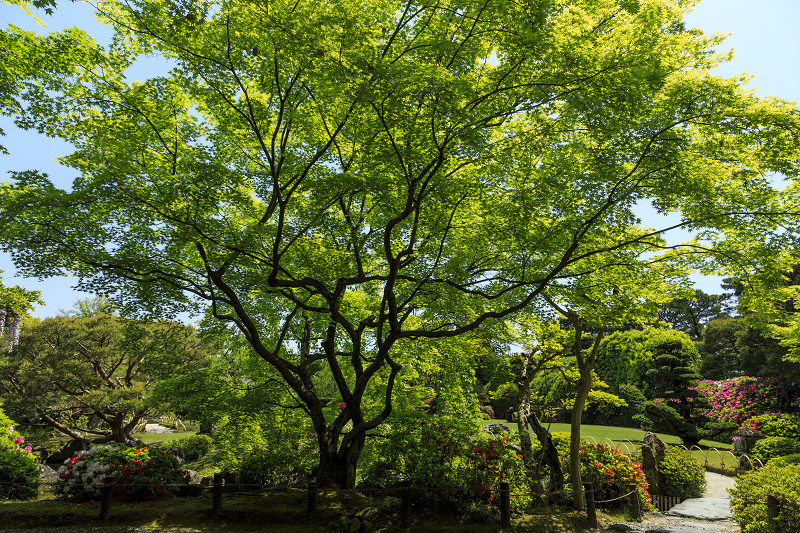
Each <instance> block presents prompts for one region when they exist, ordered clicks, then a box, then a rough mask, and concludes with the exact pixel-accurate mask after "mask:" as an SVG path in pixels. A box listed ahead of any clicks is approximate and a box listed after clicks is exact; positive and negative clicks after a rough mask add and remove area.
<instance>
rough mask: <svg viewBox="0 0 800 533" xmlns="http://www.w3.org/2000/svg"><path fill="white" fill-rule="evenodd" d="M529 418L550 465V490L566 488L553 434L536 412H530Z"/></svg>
mask: <svg viewBox="0 0 800 533" xmlns="http://www.w3.org/2000/svg"><path fill="white" fill-rule="evenodd" d="M528 420H529V421H530V423H531V428H532V429H533V432H534V433H535V434H536V438H537V439H538V440H539V443H541V445H542V454H543V455H544V460H545V462H547V466H549V467H550V485H549V487H548V492H551V493H555V492H561V491H562V490H564V471H563V470H562V469H561V461H560V460H559V458H558V450H556V446H555V444H553V436H552V435H551V434H550V432H549V431H547V429H545V428H544V426H542V424H541V423H540V422H539V418H538V417H537V416H536V415H535V414H534V413H529V415H528Z"/></svg>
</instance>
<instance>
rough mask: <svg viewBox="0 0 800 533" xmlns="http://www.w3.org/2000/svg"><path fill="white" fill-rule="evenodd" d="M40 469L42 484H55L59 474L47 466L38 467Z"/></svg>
mask: <svg viewBox="0 0 800 533" xmlns="http://www.w3.org/2000/svg"><path fill="white" fill-rule="evenodd" d="M37 466H38V467H39V477H40V478H41V480H42V483H55V482H56V480H57V479H58V472H56V471H55V470H53V469H52V468H50V467H49V466H47V465H37Z"/></svg>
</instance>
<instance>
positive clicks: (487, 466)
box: [360, 414, 530, 517]
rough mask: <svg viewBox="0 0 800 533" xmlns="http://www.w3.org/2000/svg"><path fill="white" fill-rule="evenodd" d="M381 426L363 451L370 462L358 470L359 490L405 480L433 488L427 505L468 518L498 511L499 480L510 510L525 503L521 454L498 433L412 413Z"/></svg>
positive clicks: (468, 423) (525, 481)
mask: <svg viewBox="0 0 800 533" xmlns="http://www.w3.org/2000/svg"><path fill="white" fill-rule="evenodd" d="M383 429H384V431H385V433H384V434H383V435H382V438H379V439H378V440H377V441H376V444H375V448H373V449H372V450H370V452H369V454H370V455H371V456H372V457H373V460H372V462H371V464H370V465H369V466H368V467H367V468H365V469H364V476H363V481H362V483H361V485H360V487H361V488H362V489H363V490H367V489H376V488H393V487H395V486H396V485H397V483H398V482H399V481H400V480H401V479H405V480H409V481H410V482H411V484H412V485H413V486H416V487H432V488H435V489H436V490H433V491H431V492H430V493H428V494H427V499H426V501H425V503H426V504H427V505H431V506H434V507H444V506H452V505H455V507H456V510H457V511H459V512H461V513H462V514H468V515H470V516H473V517H474V516H478V515H482V514H484V513H483V511H481V512H478V511H477V509H478V508H481V509H483V510H484V511H486V513H489V514H491V515H495V514H497V513H498V512H499V508H498V506H499V499H498V498H496V497H495V494H496V491H497V490H498V489H499V483H500V482H501V481H506V482H508V483H509V484H510V486H511V493H512V500H511V508H512V512H515V513H519V512H521V511H522V510H523V509H524V508H525V506H526V505H527V504H528V502H529V501H530V497H529V491H530V486H529V480H528V476H527V473H526V472H525V470H524V467H523V464H522V458H521V456H519V455H518V454H517V453H516V452H514V451H513V450H512V449H510V448H509V446H508V445H509V440H508V437H507V436H506V435H505V434H504V432H496V433H495V434H490V433H488V432H486V431H483V430H481V428H480V427H479V426H478V425H477V424H475V423H474V422H473V421H465V420H459V419H456V418H450V417H436V418H432V417H430V416H426V415H416V414H406V415H404V416H398V417H397V418H395V420H394V422H393V424H391V425H388V424H386V425H384V426H383ZM476 506H477V507H476Z"/></svg>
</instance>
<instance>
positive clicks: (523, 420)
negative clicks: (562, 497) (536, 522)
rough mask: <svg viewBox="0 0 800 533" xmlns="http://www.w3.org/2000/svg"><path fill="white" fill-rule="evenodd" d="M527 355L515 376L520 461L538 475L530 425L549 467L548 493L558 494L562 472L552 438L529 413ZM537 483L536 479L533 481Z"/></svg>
mask: <svg viewBox="0 0 800 533" xmlns="http://www.w3.org/2000/svg"><path fill="white" fill-rule="evenodd" d="M530 357H531V356H530V355H529V354H524V355H523V361H522V370H521V372H520V373H519V375H518V376H517V379H516V385H517V389H518V391H519V396H518V398H519V401H518V406H517V414H518V425H519V438H520V447H521V448H522V461H523V463H524V464H525V467H526V468H527V469H528V471H529V472H531V473H536V474H538V472H539V468H538V465H536V464H535V460H534V457H533V445H532V443H531V437H530V434H529V433H528V424H530V426H531V429H533V433H534V434H535V435H536V438H537V439H538V441H539V443H540V444H541V445H542V455H543V457H544V460H545V462H546V463H547V466H548V467H550V484H549V486H548V492H551V493H552V492H560V491H561V490H562V489H563V488H564V472H563V471H562V469H561V462H560V461H559V460H558V451H557V450H556V447H555V445H554V444H553V437H552V436H551V435H550V432H549V431H547V430H546V429H545V428H544V427H542V424H541V423H540V422H539V418H538V417H537V416H536V415H535V414H534V413H533V412H532V411H531V387H530V383H531V380H532V379H533V377H534V376H533V373H535V371H532V370H531V363H532V361H531V359H530ZM533 481H534V482H536V483H538V479H534V480H533Z"/></svg>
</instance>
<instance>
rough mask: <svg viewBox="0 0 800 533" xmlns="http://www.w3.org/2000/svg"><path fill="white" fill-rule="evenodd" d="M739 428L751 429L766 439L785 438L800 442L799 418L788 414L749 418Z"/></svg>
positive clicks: (771, 414)
mask: <svg viewBox="0 0 800 533" xmlns="http://www.w3.org/2000/svg"><path fill="white" fill-rule="evenodd" d="M740 428H752V429H755V430H757V431H760V432H761V433H763V434H764V435H766V436H767V437H787V438H790V439H797V440H800V416H797V415H791V414H788V413H770V414H762V415H758V416H751V417H750V418H748V419H747V420H745V421H744V422H742V425H741V426H740Z"/></svg>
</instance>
